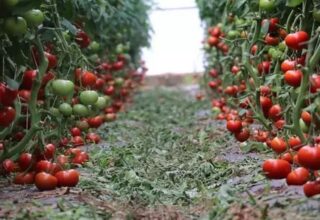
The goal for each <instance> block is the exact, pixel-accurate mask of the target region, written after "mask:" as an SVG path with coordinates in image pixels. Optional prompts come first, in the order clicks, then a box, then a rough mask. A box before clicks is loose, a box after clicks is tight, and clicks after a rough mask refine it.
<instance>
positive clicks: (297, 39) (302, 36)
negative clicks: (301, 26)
mask: <svg viewBox="0 0 320 220" xmlns="http://www.w3.org/2000/svg"><path fill="white" fill-rule="evenodd" d="M308 40H309V35H308V33H306V32H304V31H298V32H296V33H291V34H288V35H287V36H286V38H285V42H286V45H287V46H288V47H290V48H291V49H294V50H301V49H303V48H304V47H306V42H307V41H308Z"/></svg>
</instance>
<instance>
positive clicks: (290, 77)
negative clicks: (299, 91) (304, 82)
mask: <svg viewBox="0 0 320 220" xmlns="http://www.w3.org/2000/svg"><path fill="white" fill-rule="evenodd" d="M301 79H302V72H301V71H300V70H288V71H287V72H285V74H284V80H285V81H286V83H287V84H288V85H290V86H293V87H298V86H300V84H301Z"/></svg>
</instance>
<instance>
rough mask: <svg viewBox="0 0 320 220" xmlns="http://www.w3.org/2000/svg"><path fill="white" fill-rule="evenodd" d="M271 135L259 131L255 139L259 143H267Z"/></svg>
mask: <svg viewBox="0 0 320 220" xmlns="http://www.w3.org/2000/svg"><path fill="white" fill-rule="evenodd" d="M268 136H269V133H268V132H267V131H258V133H257V134H255V135H254V138H255V140H256V141H258V142H266V141H267V139H268Z"/></svg>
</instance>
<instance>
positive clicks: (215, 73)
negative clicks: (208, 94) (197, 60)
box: [209, 69, 218, 78]
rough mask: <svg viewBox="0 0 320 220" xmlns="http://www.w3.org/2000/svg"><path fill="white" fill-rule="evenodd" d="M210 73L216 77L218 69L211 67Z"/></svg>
mask: <svg viewBox="0 0 320 220" xmlns="http://www.w3.org/2000/svg"><path fill="white" fill-rule="evenodd" d="M209 75H210V76H211V77H212V78H215V77H217V76H218V71H217V70H216V69H211V70H210V71H209Z"/></svg>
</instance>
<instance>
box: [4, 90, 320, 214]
mask: <svg viewBox="0 0 320 220" xmlns="http://www.w3.org/2000/svg"><path fill="white" fill-rule="evenodd" d="M196 91H197V89H196V88H195V87H184V88H180V89H174V88H170V89H168V88H152V89H148V90H144V91H143V92H140V93H139V94H137V95H136V96H135V98H134V100H135V101H134V104H133V105H132V106H130V108H129V111H128V112H123V113H121V114H120V115H119V119H118V120H117V121H115V122H112V123H108V124H106V125H105V126H104V127H103V128H101V129H100V130H99V133H100V134H101V136H102V137H103V139H104V140H105V142H104V143H101V144H98V145H95V146H87V148H88V151H89V152H90V156H91V161H90V162H89V163H88V164H87V165H86V166H85V167H83V168H81V173H82V176H81V181H80V184H79V185H78V186H77V187H75V188H70V189H69V188H60V189H57V190H55V191H49V192H38V191H37V190H36V188H35V187H29V186H24V187H21V186H15V185H13V184H11V182H10V180H9V179H1V181H0V218H1V219H50V220H52V219H219V220H220V219H239V220H240V219H290V220H292V219H317V216H318V210H319V209H320V202H319V199H317V198H315V199H309V200H306V199H305V198H304V196H303V195H302V193H301V190H300V188H294V187H290V188H288V187H287V186H286V185H285V183H284V181H273V182H269V181H266V180H265V178H264V176H263V175H262V174H261V169H260V164H261V161H262V160H263V159H264V158H266V157H267V156H268V154H269V152H268V151H265V148H261V146H260V147H257V148H254V149H251V148H250V149H248V148H247V147H246V146H242V147H240V145H239V144H238V143H237V142H235V141H234V139H233V137H231V136H230V135H229V134H228V132H226V130H225V125H224V124H223V123H219V122H216V121H214V120H212V119H211V113H210V102H209V101H208V100H204V101H196V100H195V99H194V93H195V92H196ZM249 150H251V151H253V152H251V153H244V151H249Z"/></svg>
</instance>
